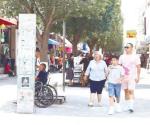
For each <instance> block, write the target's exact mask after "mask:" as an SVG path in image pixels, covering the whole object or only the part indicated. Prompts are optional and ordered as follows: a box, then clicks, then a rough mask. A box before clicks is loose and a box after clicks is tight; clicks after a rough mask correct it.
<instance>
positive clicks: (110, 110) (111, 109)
mask: <svg viewBox="0 0 150 125" xmlns="http://www.w3.org/2000/svg"><path fill="white" fill-rule="evenodd" d="M113 114H114V107H110V108H109V111H108V115H113Z"/></svg>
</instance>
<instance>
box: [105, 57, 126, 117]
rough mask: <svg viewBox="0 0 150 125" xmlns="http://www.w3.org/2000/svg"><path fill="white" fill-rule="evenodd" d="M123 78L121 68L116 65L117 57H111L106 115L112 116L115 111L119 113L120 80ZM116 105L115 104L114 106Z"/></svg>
mask: <svg viewBox="0 0 150 125" xmlns="http://www.w3.org/2000/svg"><path fill="white" fill-rule="evenodd" d="M123 76H124V70H123V67H122V66H120V65H119V64H118V57H117V56H113V57H112V59H111V65H110V66H109V67H108V76H107V82H108V93H109V111H108V114H109V115H112V114H113V113H114V111H115V108H114V106H115V105H116V111H117V112H121V108H120V105H119V102H120V93H121V80H122V78H123ZM115 103H116V104H115Z"/></svg>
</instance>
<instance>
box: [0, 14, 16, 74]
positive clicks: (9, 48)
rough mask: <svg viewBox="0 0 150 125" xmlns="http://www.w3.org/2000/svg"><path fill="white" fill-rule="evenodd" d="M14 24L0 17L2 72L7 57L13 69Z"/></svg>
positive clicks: (0, 62)
mask: <svg viewBox="0 0 150 125" xmlns="http://www.w3.org/2000/svg"><path fill="white" fill-rule="evenodd" d="M15 26H16V24H15V23H13V22H10V21H8V20H6V19H4V18H1V17H0V73H4V66H5V64H6V62H7V60H8V59H9V61H10V65H11V68H12V70H14V63H15V36H16V35H15V29H16V28H15Z"/></svg>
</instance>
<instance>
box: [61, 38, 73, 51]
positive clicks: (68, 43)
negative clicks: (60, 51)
mask: <svg viewBox="0 0 150 125" xmlns="http://www.w3.org/2000/svg"><path fill="white" fill-rule="evenodd" d="M60 38H61V39H62V41H63V36H60ZM65 47H69V48H72V43H71V42H70V41H69V40H67V39H66V38H65Z"/></svg>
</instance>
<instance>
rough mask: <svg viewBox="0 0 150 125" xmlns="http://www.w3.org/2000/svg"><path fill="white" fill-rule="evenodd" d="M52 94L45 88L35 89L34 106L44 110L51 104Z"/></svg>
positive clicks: (38, 87)
mask: <svg viewBox="0 0 150 125" xmlns="http://www.w3.org/2000/svg"><path fill="white" fill-rule="evenodd" d="M52 102H53V92H52V90H51V89H50V88H49V87H47V86H37V87H36V88H35V105H36V106H38V107H40V108H46V107H48V106H50V105H52V104H53V103H52Z"/></svg>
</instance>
